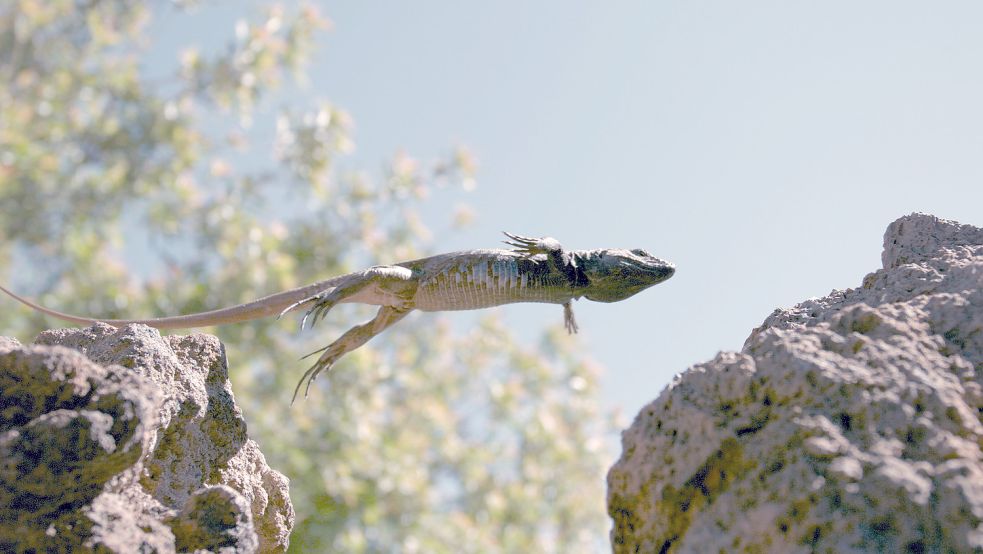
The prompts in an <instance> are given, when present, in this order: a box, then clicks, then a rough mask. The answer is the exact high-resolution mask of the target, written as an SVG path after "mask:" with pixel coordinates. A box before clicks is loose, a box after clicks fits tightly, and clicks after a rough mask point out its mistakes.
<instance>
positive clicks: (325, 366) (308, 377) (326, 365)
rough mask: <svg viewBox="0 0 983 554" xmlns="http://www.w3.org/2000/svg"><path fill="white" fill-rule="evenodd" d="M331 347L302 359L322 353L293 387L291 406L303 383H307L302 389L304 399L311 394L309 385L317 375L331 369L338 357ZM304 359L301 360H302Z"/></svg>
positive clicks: (316, 351)
mask: <svg viewBox="0 0 983 554" xmlns="http://www.w3.org/2000/svg"><path fill="white" fill-rule="evenodd" d="M331 346H332V345H328V346H325V347H324V348H321V349H318V350H315V351H314V352H311V353H310V354H307V355H306V356H304V358H308V357H310V356H313V355H314V354H317V353H318V352H324V353H323V354H321V357H319V358H318V359H317V361H316V362H314V365H312V366H311V367H310V368H308V369H307V371H305V372H304V375H302V376H301V378H300V381H298V382H297V386H296V387H294V395H293V398H291V399H290V404H293V403H294V401H295V400H297V393H298V392H299V391H300V386H301V385H303V384H304V381H307V386H305V387H304V398H307V395H308V393H310V392H311V383H313V382H314V379H317V375H318V374H319V373H321V372H322V371H328V370H329V369H331V366H333V365H334V363H335V361H337V360H338V358H339V357H340V356H339V355H338V354H337V353H336V352H334V349H332V348H331ZM325 351H327V352H325ZM304 358H301V359H302V360H303V359H304Z"/></svg>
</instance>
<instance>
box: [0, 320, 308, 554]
mask: <svg viewBox="0 0 983 554" xmlns="http://www.w3.org/2000/svg"><path fill="white" fill-rule="evenodd" d="M287 485H288V483H287V479H286V478H285V477H284V476H283V475H281V474H279V473H277V472H275V471H273V470H272V469H270V468H269V466H267V465H266V461H265V459H264V457H263V454H262V453H261V452H260V451H259V448H258V446H257V445H256V443H255V442H253V441H252V440H250V439H249V438H248V436H247V435H246V425H245V422H244V421H243V419H242V415H241V413H240V411H239V408H238V407H237V406H236V405H235V401H234V399H233V397H232V392H231V389H230V387H229V382H228V370H227V366H226V358H225V352H224V349H223V347H222V345H221V343H220V342H219V341H218V339H216V338H215V337H212V336H209V335H200V334H199V335H190V336H167V337H161V336H160V333H158V332H157V330H155V329H151V328H149V327H146V326H143V325H131V326H127V327H124V328H122V329H116V328H114V327H111V326H108V325H104V324H97V325H94V326H92V327H90V328H87V329H61V330H55V331H45V332H44V333H42V334H41V335H39V336H38V337H37V339H36V341H35V344H34V345H32V346H22V345H20V344H19V343H17V341H14V340H13V339H7V338H4V337H0V551H16V552H21V551H28V550H32V549H34V550H37V551H75V550H82V549H85V550H100V551H108V552H137V551H144V552H185V551H188V552H190V551H198V552H209V551H211V552H219V551H221V552H257V551H262V552H272V551H283V550H286V547H287V545H288V539H289V534H290V530H291V529H292V527H293V522H294V512H293V507H292V505H291V504H290V500H289V496H288V486H287Z"/></svg>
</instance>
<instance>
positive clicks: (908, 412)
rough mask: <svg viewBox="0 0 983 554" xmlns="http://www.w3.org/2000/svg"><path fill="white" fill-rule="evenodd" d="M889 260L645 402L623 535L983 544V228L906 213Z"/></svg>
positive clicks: (898, 547)
mask: <svg viewBox="0 0 983 554" xmlns="http://www.w3.org/2000/svg"><path fill="white" fill-rule="evenodd" d="M882 262H883V266H884V268H883V269H880V270H878V271H876V272H874V273H871V274H869V275H867V277H866V278H865V279H864V281H863V285H862V287H861V288H858V289H849V290H845V291H833V292H832V293H831V294H830V295H829V296H827V297H825V298H814V299H810V300H807V301H805V302H803V303H801V304H799V305H797V306H795V307H793V308H791V309H787V310H776V311H775V312H774V313H773V314H772V315H770V316H769V317H768V318H767V319H766V320H765V322H764V324H763V325H762V326H761V327H759V328H757V329H755V330H754V331H753V332H752V334H751V336H750V337H749V338H748V340H747V342H746V343H745V345H744V349H743V350H742V352H740V353H734V352H729V353H721V354H719V355H718V356H717V357H716V358H715V359H713V360H711V361H710V362H707V363H704V364H701V365H697V366H695V367H692V368H690V369H689V370H687V371H686V372H684V373H683V374H681V375H679V376H677V377H676V379H675V380H674V381H673V383H672V384H671V385H669V387H667V388H666V390H664V391H663V392H662V394H661V395H660V396H659V397H658V398H657V399H656V400H655V401H653V402H652V403H651V404H649V405H648V406H646V407H645V408H644V409H642V411H641V412H640V413H639V414H638V416H637V417H636V419H635V421H634V423H633V424H632V425H631V427H630V428H629V429H628V430H627V431H625V432H624V434H623V436H622V442H623V453H622V456H621V459H620V460H619V461H618V462H617V463H616V464H615V466H614V467H613V468H612V469H611V471H610V473H609V475H608V486H609V492H608V510H609V513H610V515H611V517H612V518H613V520H614V529H613V530H612V532H611V542H612V547H613V549H614V551H615V552H618V553H621V552H645V553H647V552H983V463H981V461H983V454H981V445H983V423H981V421H983V229H979V228H976V227H971V226H968V225H959V224H957V223H954V222H951V221H945V220H941V219H938V218H935V217H932V216H928V215H924V214H913V215H910V216H906V217H903V218H901V219H899V220H897V221H895V222H894V223H892V224H891V225H890V226H889V227H888V229H887V232H886V234H885V237H884V254H883V259H882Z"/></svg>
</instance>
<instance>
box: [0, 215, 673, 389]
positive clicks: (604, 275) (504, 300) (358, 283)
mask: <svg viewBox="0 0 983 554" xmlns="http://www.w3.org/2000/svg"><path fill="white" fill-rule="evenodd" d="M505 235H506V236H507V237H508V238H509V239H511V240H509V241H503V242H505V244H508V245H509V246H512V247H513V249H511V250H500V249H495V250H467V251H462V252H450V253H447V254H439V255H436V256H430V257H428V258H421V259H419V260H411V261H408V262H401V263H397V264H394V265H380V266H373V267H370V268H368V269H365V270H362V271H356V272H354V273H348V274H345V275H340V276H338V277H332V278H331V279H327V280H324V281H318V282H317V283H314V284H311V285H307V286H303V287H298V288H295V289H291V290H287V291H284V292H279V293H276V294H272V295H269V296H265V297H263V298H260V299H258V300H254V301H252V302H247V303H245V304H239V305H237V306H231V307H228V308H222V309H218V310H212V311H208V312H200V313H195V314H189V315H181V316H171V317H160V318H152V319H97V318H91V317H82V316H77V315H71V314H66V313H62V312H59V311H56V310H52V309H50V308H46V307H44V306H41V305H39V304H36V303H34V302H32V301H30V300H28V299H26V298H23V297H21V296H18V295H16V294H14V293H13V292H11V291H9V290H7V289H6V288H4V287H2V286H0V290H2V291H3V292H5V293H7V294H8V295H10V296H12V297H13V298H15V299H17V300H19V301H20V302H22V303H24V304H26V305H27V306H29V307H31V308H33V309H35V310H37V311H39V312H41V313H44V314H47V315H50V316H52V317H56V318H58V319H62V320H65V321H70V322H73V323H81V324H86V325H89V324H93V323H97V322H103V323H108V324H110V325H113V326H116V327H121V326H123V325H128V324H131V323H140V324H143V325H149V326H150V327H156V328H157V329H174V328H192V327H209V326H212V325H222V324H226V323H235V322H239V321H249V320H253V319H259V318H261V317H267V316H272V315H276V316H278V317H279V316H282V315H283V314H285V313H287V312H291V311H294V310H297V309H300V308H305V307H306V308H307V313H306V314H305V315H304V319H303V321H302V322H301V328H302V329H303V327H304V326H305V325H306V323H307V320H308V319H310V321H311V326H312V327H313V326H314V324H316V323H317V321H318V320H320V319H323V318H324V316H325V315H326V314H327V313H328V312H329V311H330V310H331V308H333V307H334V306H335V305H336V304H341V303H346V302H359V303H362V304H371V305H375V306H380V308H379V312H378V313H377V314H376V316H375V317H374V318H373V319H372V320H370V321H368V322H366V323H363V324H361V325H356V326H355V327H352V328H351V329H349V330H348V331H346V332H345V333H344V334H343V335H342V336H341V337H340V338H338V339H337V340H336V341H334V342H332V343H331V344H329V345H328V346H325V347H324V348H321V349H320V350H316V351H314V352H311V353H310V354H308V355H307V356H311V355H314V354H317V353H321V355H320V357H318V359H317V361H316V362H315V363H314V365H312V366H311V367H310V368H309V369H308V370H307V371H306V372H305V373H304V375H303V376H302V377H301V378H300V381H299V382H298V383H297V387H296V388H295V389H294V395H293V398H294V399H296V398H297V392H298V391H299V390H300V386H301V385H303V384H304V381H307V386H306V387H305V389H304V396H305V397H306V396H307V393H308V392H309V391H310V387H311V383H312V382H313V381H314V379H315V378H317V375H318V374H319V373H321V372H322V371H325V370H328V369H330V368H331V366H332V365H334V363H335V362H337V361H338V359H339V358H341V357H342V356H344V355H345V354H347V353H348V352H351V351H352V350H355V349H356V348H358V347H360V346H362V345H363V344H365V343H366V342H368V341H369V339H371V338H372V337H374V336H376V335H378V334H379V333H381V332H383V331H385V330H386V329H387V328H389V327H390V326H391V325H393V324H394V323H396V322H397V321H399V320H401V319H403V318H404V317H406V315H407V314H408V313H409V312H411V311H413V310H421V311H424V312H437V311H444V310H477V309H481V308H489V307H492V306H500V305H502V304H513V303H516V302H545V303H549V304H562V305H563V321H564V324H565V326H566V328H567V331H568V332H570V333H576V332H577V322H576V321H575V320H574V317H573V306H572V302H573V301H574V300H577V299H579V298H581V297H583V298H586V299H588V300H593V301H595V302H617V301H619V300H624V299H626V298H628V297H630V296H633V295H635V294H637V293H639V292H641V291H642V290H645V289H647V288H648V287H651V286H652V285H655V284H658V283H661V282H662V281H665V280H666V279H668V278H670V277H672V275H673V273H674V272H675V266H674V265H673V264H672V263H670V262H667V261H665V260H660V259H659V258H656V257H654V256H652V255H651V254H649V253H648V252H646V251H644V250H639V249H635V250H620V249H607V248H606V249H599V250H567V249H565V248H563V246H561V245H560V243H559V242H558V241H557V240H556V239H553V238H550V237H543V238H538V239H536V238H528V237H523V236H519V235H513V234H510V233H505ZM307 356H304V357H305V358H306V357H307ZM291 402H293V400H291Z"/></svg>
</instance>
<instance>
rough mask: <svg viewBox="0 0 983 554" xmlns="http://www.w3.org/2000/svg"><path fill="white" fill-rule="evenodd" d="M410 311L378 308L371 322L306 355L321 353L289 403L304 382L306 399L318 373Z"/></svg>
mask: <svg viewBox="0 0 983 554" xmlns="http://www.w3.org/2000/svg"><path fill="white" fill-rule="evenodd" d="M412 310H413V309H412V308H406V309H401V308H395V307H393V306H383V307H381V308H379V313H377V314H376V316H375V317H374V318H373V319H372V320H371V321H368V322H366V323H363V324H361V325H356V326H355V327H352V328H351V329H349V330H348V331H346V332H345V334H344V335H341V337H339V338H338V340H336V341H334V342H332V343H331V344H329V345H328V346H326V347H324V348H322V349H321V350H316V351H314V352H311V354H308V356H310V355H312V354H317V353H318V352H322V351H323V353H322V354H321V356H320V357H319V358H318V359H317V361H316V362H314V365H313V366H311V367H310V369H308V370H307V371H306V372H304V375H303V376H302V377H301V378H300V381H299V382H298V383H297V388H295V389H294V396H293V399H291V400H290V403H291V404H293V402H294V400H296V399H297V391H299V390H300V386H301V385H303V384H304V381H307V387H306V388H305V389H304V398H307V393H308V392H310V390H311V383H313V382H314V379H316V378H317V374H318V373H320V372H322V371H325V370H328V369H331V366H332V365H334V363H335V362H336V361H338V359H339V358H341V357H342V356H344V355H345V354H347V353H348V352H351V351H352V350H355V349H356V348H358V347H359V346H362V345H363V344H365V343H366V342H368V341H369V339H371V338H372V337H374V336H376V335H378V334H379V333H381V332H383V331H385V330H386V329H387V328H389V326H391V325H392V324H394V323H396V322H397V321H399V320H401V319H403V318H404V317H406V314H408V313H410V312H411V311H412ZM306 357H307V356H305V358H306Z"/></svg>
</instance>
